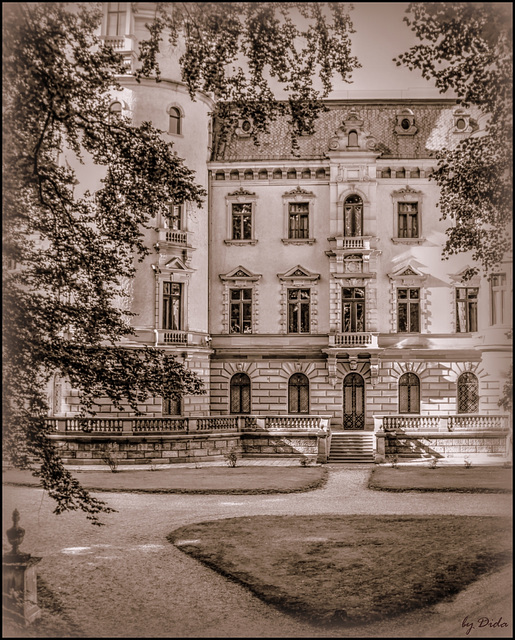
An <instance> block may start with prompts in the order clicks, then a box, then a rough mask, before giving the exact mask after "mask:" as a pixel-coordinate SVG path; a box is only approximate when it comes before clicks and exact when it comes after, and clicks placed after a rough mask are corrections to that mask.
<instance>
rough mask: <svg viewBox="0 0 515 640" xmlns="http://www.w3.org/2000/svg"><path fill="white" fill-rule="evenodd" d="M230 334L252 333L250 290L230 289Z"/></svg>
mask: <svg viewBox="0 0 515 640" xmlns="http://www.w3.org/2000/svg"><path fill="white" fill-rule="evenodd" d="M230 313H231V333H252V289H231V311H230Z"/></svg>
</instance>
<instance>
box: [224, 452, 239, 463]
mask: <svg viewBox="0 0 515 640" xmlns="http://www.w3.org/2000/svg"><path fill="white" fill-rule="evenodd" d="M225 460H226V462H227V464H228V466H229V467H235V466H236V465H237V464H238V452H237V449H236V447H232V448H231V449H230V450H229V451H228V452H227V453H226V454H225Z"/></svg>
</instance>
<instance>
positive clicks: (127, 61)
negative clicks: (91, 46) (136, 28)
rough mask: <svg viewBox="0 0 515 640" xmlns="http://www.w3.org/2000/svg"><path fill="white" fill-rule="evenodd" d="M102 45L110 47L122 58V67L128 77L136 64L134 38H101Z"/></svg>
mask: <svg viewBox="0 0 515 640" xmlns="http://www.w3.org/2000/svg"><path fill="white" fill-rule="evenodd" d="M101 38H102V40H103V41H104V44H106V45H109V46H111V47H112V48H113V49H114V50H115V51H116V53H119V54H120V55H121V56H122V57H123V65H124V67H125V69H126V71H127V74H128V75H130V74H132V73H133V72H134V64H135V62H136V38H135V37H134V36H130V35H127V36H101Z"/></svg>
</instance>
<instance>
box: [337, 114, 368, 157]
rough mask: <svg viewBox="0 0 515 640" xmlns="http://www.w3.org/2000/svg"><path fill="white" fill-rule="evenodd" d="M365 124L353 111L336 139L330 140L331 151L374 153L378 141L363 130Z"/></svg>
mask: <svg viewBox="0 0 515 640" xmlns="http://www.w3.org/2000/svg"><path fill="white" fill-rule="evenodd" d="M363 124H364V123H363V120H361V119H360V118H359V116H358V114H357V113H356V112H355V111H351V112H350V113H349V114H348V115H347V117H346V118H345V120H344V121H343V122H342V125H341V127H340V128H339V129H338V131H337V132H336V133H335V135H334V137H333V138H331V139H330V140H329V149H330V150H331V151H351V152H356V151H369V152H370V151H374V150H375V148H376V146H377V140H376V139H375V138H374V137H373V136H371V135H370V133H369V132H368V131H366V130H365V129H364V128H363Z"/></svg>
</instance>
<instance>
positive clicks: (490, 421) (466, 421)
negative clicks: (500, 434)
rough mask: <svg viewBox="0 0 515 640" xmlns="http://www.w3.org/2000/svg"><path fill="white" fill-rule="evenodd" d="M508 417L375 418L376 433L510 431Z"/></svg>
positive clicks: (460, 415) (405, 416) (458, 415)
mask: <svg viewBox="0 0 515 640" xmlns="http://www.w3.org/2000/svg"><path fill="white" fill-rule="evenodd" d="M508 418H509V417H508V416H507V415H504V414H502V415H480V414H456V415H436V416H434V415H433V416H425V415H420V416H418V415H417V416H413V415H409V416H408V415H390V416H374V423H375V431H376V432H378V431H386V432H388V431H397V430H399V431H438V432H440V431H443V432H448V431H459V430H462V431H463V430H469V431H477V430H481V431H488V430H490V431H492V430H504V431H506V430H508Z"/></svg>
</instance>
